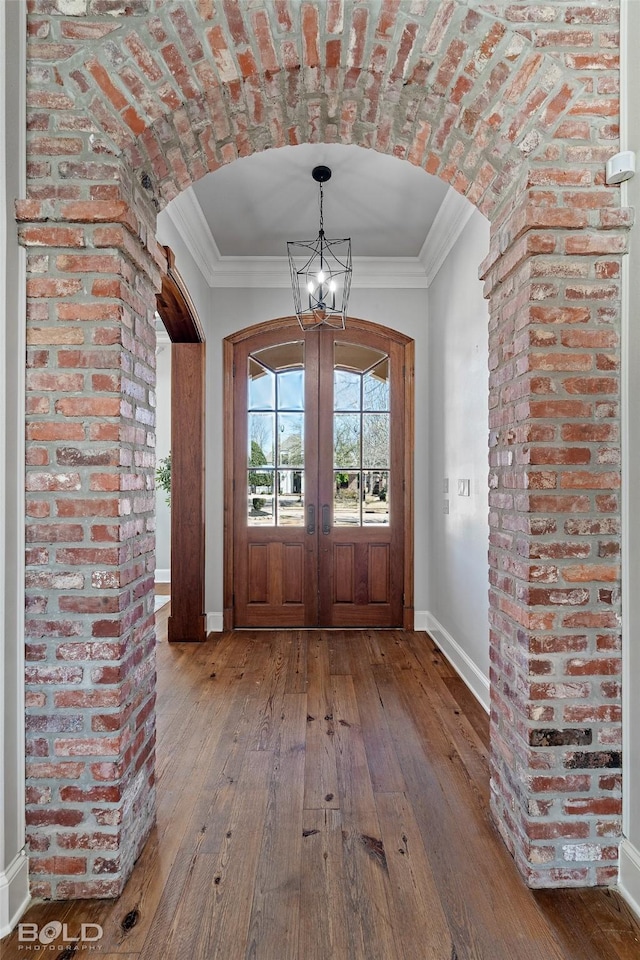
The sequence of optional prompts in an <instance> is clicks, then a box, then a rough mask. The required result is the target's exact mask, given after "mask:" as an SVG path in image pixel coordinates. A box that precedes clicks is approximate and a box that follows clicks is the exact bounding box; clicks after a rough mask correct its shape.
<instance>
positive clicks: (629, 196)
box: [620, 0, 640, 915]
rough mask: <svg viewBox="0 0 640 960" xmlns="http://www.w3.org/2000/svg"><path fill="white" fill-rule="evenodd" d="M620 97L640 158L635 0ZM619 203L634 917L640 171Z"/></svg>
mask: <svg viewBox="0 0 640 960" xmlns="http://www.w3.org/2000/svg"><path fill="white" fill-rule="evenodd" d="M621 13H622V24H621V26H622V44H623V47H622V53H623V61H622V69H623V101H622V106H623V109H622V111H621V112H622V116H621V147H622V148H623V149H627V150H634V151H635V153H636V158H637V160H639V161H640V119H639V118H640V61H639V60H638V56H637V51H636V48H637V45H638V37H640V3H638V2H637V0H624V2H623V4H622V9H621ZM622 203H623V205H625V206H631V207H635V211H636V223H635V226H634V227H633V228H632V231H631V249H630V253H629V257H628V262H627V263H625V279H626V281H627V301H626V304H625V309H623V340H622V357H623V367H622V375H623V408H622V409H623V418H624V419H623V456H624V459H623V471H624V474H623V497H624V500H623V530H624V540H623V557H622V571H623V582H622V598H623V611H622V625H623V670H624V676H623V714H624V726H623V783H624V794H623V832H624V836H625V839H624V840H623V843H622V848H621V851H620V887H621V890H622V892H623V894H624V895H625V897H626V898H627V900H628V901H629V903H630V904H631V906H632V907H633V908H634V910H635V911H636V912H637V913H638V915H640V697H639V696H638V680H639V678H640V589H638V587H639V586H640V509H639V497H640V225H639V224H638V219H639V217H640V170H639V171H638V173H636V175H635V177H634V179H633V180H630V181H628V182H627V183H626V184H624V185H623V187H622Z"/></svg>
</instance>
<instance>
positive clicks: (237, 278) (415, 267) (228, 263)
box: [164, 187, 427, 289]
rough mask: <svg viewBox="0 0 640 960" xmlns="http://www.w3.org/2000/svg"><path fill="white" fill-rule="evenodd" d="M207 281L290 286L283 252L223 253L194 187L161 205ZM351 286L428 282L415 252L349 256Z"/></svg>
mask: <svg viewBox="0 0 640 960" xmlns="http://www.w3.org/2000/svg"><path fill="white" fill-rule="evenodd" d="M164 213H165V214H166V215H167V216H168V217H169V218H170V220H171V221H172V223H173V224H174V226H175V227H176V229H177V230H178V232H179V234H180V236H181V237H182V239H183V240H184V243H185V245H186V247H187V249H188V250H189V253H190V254H191V256H192V257H193V259H194V261H195V263H196V265H197V267H198V269H199V270H200V273H201V274H202V276H203V277H204V279H205V280H206V282H207V283H208V285H209V286H210V287H262V288H268V287H271V288H281V289H286V288H287V287H289V286H291V275H290V272H289V261H288V259H287V257H284V256H283V257H226V256H222V254H221V253H220V251H219V249H218V246H217V244H216V242H215V239H214V237H213V234H212V233H211V230H210V229H209V224H208V223H207V221H206V219H205V216H204V214H203V212H202V207H201V206H200V204H199V203H198V200H197V198H196V195H195V193H194V191H193V190H192V189H191V188H190V187H189V188H187V189H186V190H183V191H182V193H180V194H179V195H178V196H177V197H175V199H174V200H172V201H171V203H170V204H168V206H167V207H166V208H165V210H164ZM351 286H352V287H353V288H355V289H357V288H365V287H366V288H368V289H382V288H394V287H395V288H405V289H408V288H414V289H415V288H423V289H426V287H427V277H426V275H425V270H424V265H423V263H422V262H421V260H420V258H419V257H354V258H353V277H352V281H351Z"/></svg>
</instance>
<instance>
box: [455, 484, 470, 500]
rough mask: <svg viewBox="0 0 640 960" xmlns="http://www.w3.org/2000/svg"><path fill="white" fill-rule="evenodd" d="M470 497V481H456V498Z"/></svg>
mask: <svg viewBox="0 0 640 960" xmlns="http://www.w3.org/2000/svg"><path fill="white" fill-rule="evenodd" d="M470 495H471V481H470V480H458V496H459V497H468V496H470Z"/></svg>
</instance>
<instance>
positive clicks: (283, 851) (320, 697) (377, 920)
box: [0, 608, 640, 960]
mask: <svg viewBox="0 0 640 960" xmlns="http://www.w3.org/2000/svg"><path fill="white" fill-rule="evenodd" d="M167 616H168V608H164V609H163V610H161V611H160V612H159V613H158V615H157V621H158V632H159V640H160V642H159V647H158V746H157V770H158V817H157V824H156V826H155V828H154V831H153V834H152V836H151V838H150V840H149V842H148V844H147V846H146V848H145V850H144V852H143V854H142V856H141V857H140V860H139V861H138V863H137V864H136V867H135V870H134V872H133V874H132V876H131V879H130V881H129V883H128V885H127V887H126V889H125V891H124V893H123V895H122V896H121V897H120V899H119V900H118V901H115V902H114V901H77V902H75V903H71V904H69V903H65V904H55V903H45V904H43V903H40V904H34V905H33V906H32V907H31V908H30V910H29V911H28V913H27V915H26V916H25V917H24V918H23V920H24V921H29V922H32V923H38V924H40V925H42V924H43V923H45V922H46V921H49V920H53V919H59V920H61V921H64V922H66V923H67V924H68V929H69V931H70V932H72V931H73V930H74V925H75V927H78V926H79V924H80V923H82V922H84V923H99V924H100V925H101V926H102V927H103V929H104V937H103V939H102V940H101V941H100V945H99V946H100V949H99V951H98V950H96V951H94V954H95V955H96V956H99V957H101V958H102V960H158V958H162V960H178V958H189V960H215V958H225V960H632V958H633V960H638V958H640V926H639V925H638V923H637V922H636V921H635V919H634V918H633V916H632V914H631V913H630V911H629V910H628V908H627V907H626V905H625V904H624V901H623V900H622V899H621V898H620V897H619V896H618V895H617V894H616V893H615V892H613V891H610V890H567V891H560V892H559V891H537V892H533V891H530V890H528V889H527V888H526V887H525V886H524V884H523V883H522V881H521V880H520V877H519V875H518V873H517V871H516V869H515V867H514V864H513V861H512V859H511V857H510V856H509V854H508V853H507V851H506V849H505V847H504V845H503V844H502V842H501V840H500V838H499V836H498V834H497V831H496V829H495V827H494V826H493V823H492V821H491V817H490V814H489V786H488V769H487V756H488V721H487V718H486V716H485V714H484V711H482V709H481V708H479V707H478V705H477V703H476V701H475V700H474V698H473V697H472V696H471V694H470V693H469V692H468V690H467V689H466V687H465V686H464V684H463V683H462V682H461V681H460V680H459V679H458V677H457V676H456V675H455V673H454V672H453V670H452V669H451V668H450V667H449V665H448V664H447V662H446V661H445V660H444V658H443V657H442V655H441V654H440V653H439V651H438V650H437V648H436V647H435V646H434V645H433V643H432V641H431V640H430V639H429V638H428V637H427V635H426V634H423V633H402V632H396V631H379V632H373V631H348V632H347V631H332V632H323V631H309V632H306V631H295V630H294V631H280V632H276V631H241V632H237V633H228V634H224V635H222V636H216V637H214V638H211V639H209V640H208V641H207V642H206V643H204V644H200V645H189V644H177V645H172V646H170V645H169V644H168V643H167V642H166V622H167ZM56 955H57V956H59V957H64V960H70V958H71V957H72V956H74V953H73V951H71V952H69V951H68V950H67V951H66V952H65V951H64V950H61V951H58V952H57V953H56ZM80 955H81V951H80V950H78V956H80ZM0 956H1V957H2V960H5V958H6V960H19V958H21V957H24V956H26V952H25V950H24V946H22V947H21V946H20V944H18V941H17V937H16V934H15V933H14V934H13V935H12V936H10V937H8V938H6V939H5V940H4V941H2V943H1V944H0Z"/></svg>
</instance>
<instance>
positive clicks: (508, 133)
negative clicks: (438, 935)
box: [18, 0, 630, 898]
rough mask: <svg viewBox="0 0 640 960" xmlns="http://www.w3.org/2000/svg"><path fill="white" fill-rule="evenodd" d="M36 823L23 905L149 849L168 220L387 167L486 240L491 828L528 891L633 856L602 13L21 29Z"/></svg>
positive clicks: (125, 18)
mask: <svg viewBox="0 0 640 960" xmlns="http://www.w3.org/2000/svg"><path fill="white" fill-rule="evenodd" d="M29 14H30V17H29V36H30V43H29V51H28V56H29V90H28V107H29V118H28V144H29V146H28V178H29V180H28V183H29V186H28V196H27V198H26V199H25V200H23V201H21V202H19V203H18V220H19V223H20V237H21V241H22V243H23V244H24V245H25V246H26V247H27V249H28V254H29V257H28V271H29V275H28V289H27V292H28V297H29V302H28V323H29V330H28V343H29V358H28V364H29V371H28V383H27V385H28V397H27V441H28V444H27V446H28V450H27V517H28V526H27V541H28V553H27V611H28V612H27V638H28V639H27V659H28V668H27V704H28V711H29V712H28V717H27V727H28V744H27V752H28V767H27V775H28V792H27V802H28V810H27V820H28V829H29V841H30V849H31V865H32V872H33V875H34V885H33V889H34V893H35V894H36V895H40V896H45V897H49V896H53V897H62V898H64V897H73V896H112V895H116V894H117V893H118V892H119V891H120V890H121V889H122V886H123V884H124V882H125V880H126V877H127V876H128V873H129V871H130V869H131V866H132V864H133V861H134V859H135V857H136V856H137V854H138V852H139V850H140V849H141V846H142V844H143V843H144V840H145V839H146V837H147V835H148V832H149V829H150V826H151V823H152V821H153V810H154V797H153V741H154V723H153V700H154V684H153V643H154V638H153V610H152V607H153V605H152V601H151V591H152V583H153V569H154V557H153V549H154V541H153V496H152V487H153V427H154V415H153V407H154V398H153V385H154V363H155V359H154V331H153V309H154V295H155V291H156V290H157V289H158V287H159V281H160V276H161V273H162V270H163V269H164V261H163V257H162V255H161V254H160V251H159V249H158V247H157V245H156V243H155V240H154V228H155V213H156V210H157V209H159V208H161V207H162V206H164V205H165V204H166V203H167V202H168V201H170V200H171V199H172V198H173V197H175V196H176V195H177V194H178V193H179V192H180V191H181V190H183V189H184V188H185V187H187V186H188V185H189V184H190V183H192V182H193V181H195V180H197V179H198V178H199V177H201V176H203V175H205V174H206V173H207V172H208V171H212V170H215V169H216V168H217V167H218V166H220V165H221V164H223V163H228V162H230V161H232V160H234V159H235V158H236V157H239V156H244V155H247V154H250V153H252V152H255V151H258V150H263V149H267V148H273V147H278V146H282V145H284V144H296V143H301V142H320V141H322V142H333V141H336V142H344V143H355V144H359V145H360V146H363V147H370V148H372V149H376V150H380V151H382V152H387V153H392V154H394V155H395V156H398V157H400V158H405V159H407V160H409V161H410V162H412V163H415V164H417V165H419V166H422V167H424V168H425V169H426V170H427V171H428V172H430V173H432V174H435V175H437V176H439V177H441V178H442V179H443V180H445V181H447V182H449V183H451V184H452V185H453V186H454V187H455V189H456V190H458V191H459V192H461V193H464V194H465V195H466V196H467V197H468V198H469V199H470V200H471V201H472V202H473V203H475V204H476V205H477V206H478V207H479V209H480V210H482V212H483V213H485V214H486V215H487V216H488V217H490V218H491V219H492V221H493V229H492V241H491V252H490V254H489V256H488V258H487V260H486V262H485V264H484V266H483V271H484V276H485V278H486V293H487V296H488V297H489V298H490V303H491V322H490V368H491V370H490V418H491V436H490V475H489V486H490V523H491V544H490V551H489V562H490V581H491V586H490V599H491V661H492V675H491V684H492V804H493V811H494V815H495V817H496V821H497V823H498V825H499V827H500V830H501V832H502V834H503V836H504V838H505V841H506V843H507V844H508V846H509V848H510V849H511V850H512V852H513V854H514V856H515V858H516V860H517V862H518V864H519V866H520V869H521V870H522V873H523V875H524V876H525V878H526V879H527V881H528V882H529V883H530V884H532V885H534V886H554V885H567V884H569V885H571V884H574V885H575V884H594V883H608V882H611V881H612V880H614V879H615V877H616V859H617V841H618V837H619V835H620V813H621V779H620V719H621V718H620V634H619V630H620V623H619V595H618V586H619V567H618V559H619V534H620V505H619V500H618V490H619V485H620V468H619V461H620V458H619V439H620V438H619V422H618V394H619V353H618V351H619V335H618V330H619V319H620V289H619V276H620V260H621V256H622V255H623V253H624V251H625V248H626V229H627V227H628V226H629V224H630V217H629V214H628V212H627V211H624V210H621V209H620V204H619V192H618V190H617V189H615V188H613V189H612V188H607V187H606V186H605V184H604V176H603V171H604V163H605V160H606V159H607V157H608V156H610V155H611V154H612V153H614V152H615V151H616V149H617V136H618V130H617V118H618V100H617V96H618V40H619V38H618V33H617V29H618V9H617V5H616V4H615V3H612V2H610V0H591V2H586V0H585V2H583V3H581V4H579V5H577V4H576V5H571V4H569V3H566V2H547V3H546V4H544V5H540V4H529V3H527V2H518V3H513V4H510V5H507V4H503V3H499V4H498V3H493V4H492V3H486V4H481V3H477V2H475V0H471V2H462V0H457V2H456V0H402V2H399V0H344V2H343V0H326V2H319V0H303V2H297V0H240V2H235V0H223V2H220V0H199V2H195V0H194V2H179V3H177V2H167V3H160V2H157V3H154V2H152V0H129V2H127V3H124V2H121V0H87V2H86V3H85V2H74V0H64V2H63V0H30V3H29Z"/></svg>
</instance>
